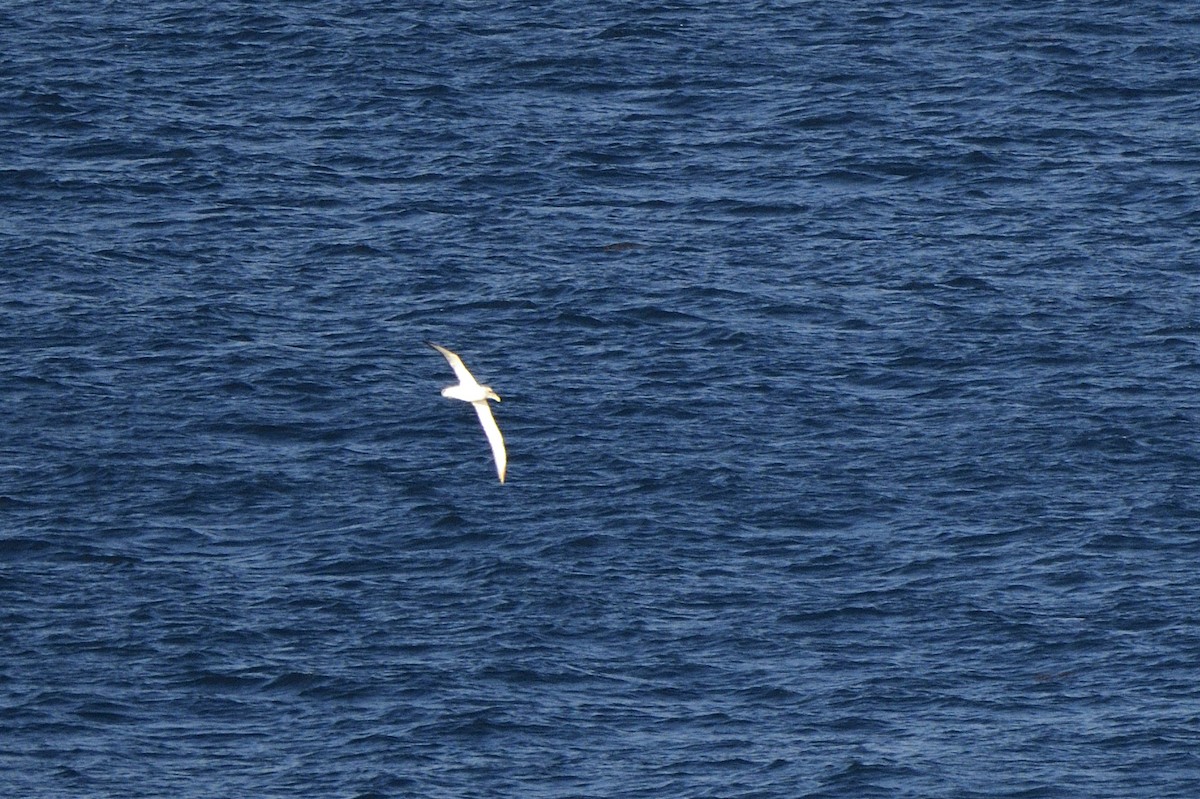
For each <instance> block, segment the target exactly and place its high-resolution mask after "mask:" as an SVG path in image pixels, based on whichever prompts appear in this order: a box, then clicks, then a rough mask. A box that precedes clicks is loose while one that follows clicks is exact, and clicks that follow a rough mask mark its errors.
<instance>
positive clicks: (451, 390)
mask: <svg viewBox="0 0 1200 799" xmlns="http://www.w3.org/2000/svg"><path fill="white" fill-rule="evenodd" d="M425 343H426V344H428V345H429V346H431V347H433V348H434V349H435V350H437V351H438V352H440V353H441V354H442V355H443V356H445V358H446V360H447V361H448V362H449V363H450V368H451V369H453V370H454V374H455V375H456V376H457V377H458V385H457V386H446V387H445V388H443V389H442V396H443V397H448V398H449V399H456V400H462V401H463V402H469V403H471V404H472V405H474V406H475V413H476V414H478V415H479V423H480V424H481V425H483V432H484V433H486V434H487V439H488V443H489V444H491V445H492V457H493V458H495V459H496V474H498V475H500V482H501V483H503V482H504V470H505V469H506V468H508V454H507V453H506V452H505V451H504V436H502V435H500V428H499V427H498V426H497V425H496V420H495V418H494V417H493V416H492V409H491V408H490V407H488V400H489V399H494V400H495V401H496V402H499V401H500V396H499V395H498V394H496V392H495V391H492V387H491V386H481V385H479V382H478V381H477V380H476V379H475V377H474V375H472V374H471V373H470V372H468V371H467V367H466V366H465V365H464V364H463V362H462V358H460V357H458V356H457V355H455V354H454V353H453V352H451V351H450V350H448V349H446V348H445V347H439V346H438V345H437V344H434V343H433V342H432V341H426V342H425Z"/></svg>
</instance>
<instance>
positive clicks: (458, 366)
mask: <svg viewBox="0 0 1200 799" xmlns="http://www.w3.org/2000/svg"><path fill="white" fill-rule="evenodd" d="M429 346H431V347H433V348H434V349H435V350H437V351H438V352H440V353H441V354H442V355H443V356H445V358H446V361H447V362H448V363H449V364H450V368H451V369H453V370H454V376H455V377H457V378H458V382H459V383H461V384H463V385H464V386H477V385H479V383H478V382H476V380H475V376H474V375H473V374H471V373H470V372H468V371H467V367H466V364H464V363H463V362H462V358H460V357H458V355H457V353H453V352H451V351H450V350H448V349H446V348H445V347H439V346H438V345H437V344H430V345H429Z"/></svg>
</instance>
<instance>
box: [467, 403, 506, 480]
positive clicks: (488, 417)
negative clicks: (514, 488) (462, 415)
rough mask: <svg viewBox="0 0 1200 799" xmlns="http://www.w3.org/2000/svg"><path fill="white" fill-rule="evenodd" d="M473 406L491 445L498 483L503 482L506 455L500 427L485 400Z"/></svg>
mask: <svg viewBox="0 0 1200 799" xmlns="http://www.w3.org/2000/svg"><path fill="white" fill-rule="evenodd" d="M471 404H472V405H474V406H475V413H476V414H478V415H479V423H480V424H481V425H483V432H484V433H486V434H487V440H488V443H489V444H491V445H492V457H493V458H495V459H496V474H498V475H500V482H501V483H503V482H504V470H505V469H507V468H508V453H507V452H505V451H504V436H502V435H500V427H499V426H498V425H497V424H496V419H495V417H494V416H492V409H491V408H489V407H488V403H487V400H478V401H476V402H472V403H471Z"/></svg>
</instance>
